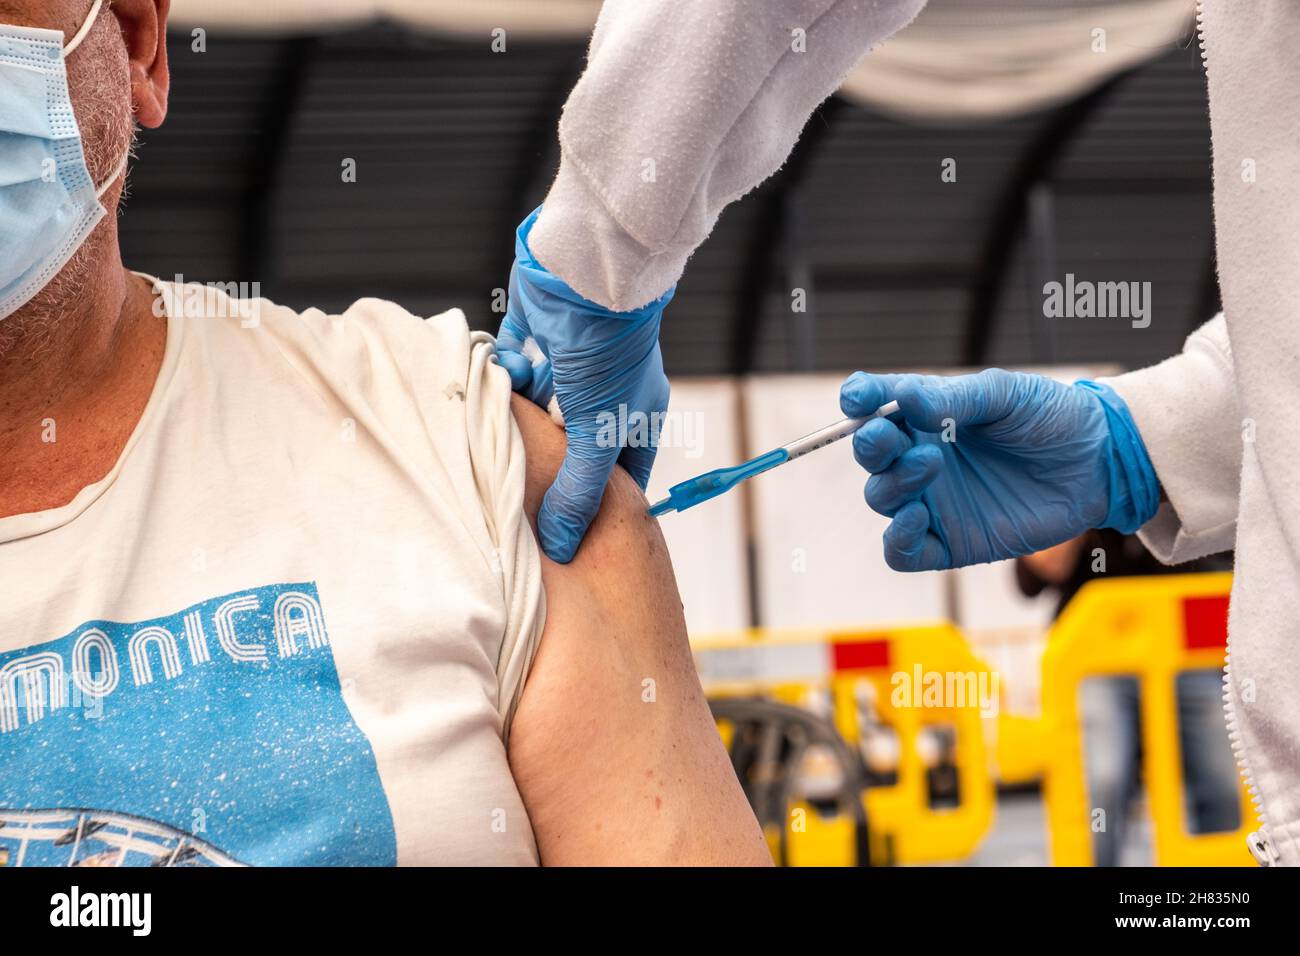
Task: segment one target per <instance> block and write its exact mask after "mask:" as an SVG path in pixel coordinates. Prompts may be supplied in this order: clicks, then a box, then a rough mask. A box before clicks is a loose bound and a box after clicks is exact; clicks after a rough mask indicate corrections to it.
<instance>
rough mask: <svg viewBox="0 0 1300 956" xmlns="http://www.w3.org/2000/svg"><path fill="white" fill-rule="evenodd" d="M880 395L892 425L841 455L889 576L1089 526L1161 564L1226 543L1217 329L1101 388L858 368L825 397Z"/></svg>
mask: <svg viewBox="0 0 1300 956" xmlns="http://www.w3.org/2000/svg"><path fill="white" fill-rule="evenodd" d="M890 400H896V401H897V402H898V403H899V407H900V410H901V414H899V415H897V416H893V419H892V420H887V419H876V420H873V421H871V422H868V423H867V424H866V425H864V426H863V427H862V428H861V429H859V431H858V432H857V434H855V435H854V442H853V452H854V456H855V457H856V458H857V461H858V463H859V464H860V465H861V466H862V467H863V468H864V469H866V470H867V471H869V472H871V478H870V479H868V481H867V486H866V498H867V503H868V504H869V505H870V506H871V507H872V508H873V509H874V510H876V511H878V512H880V513H881V514H883V515H886V516H887V517H890V518H892V519H893V521H892V522H891V523H890V525H889V527H888V528H886V530H885V558H886V561H887V562H888V563H889V565H890V567H893V568H895V569H896V570H900V571H928V570H936V569H942V568H953V567H962V566H965V565H969V564H978V563H983V562H988V561H999V560H1002V559H1005V558H1013V557H1019V556H1021V555H1026V554H1032V553H1034V552H1036V551H1041V550H1043V549H1045V548H1049V547H1052V546H1054V545H1057V544H1060V543H1061V542H1063V541H1067V540H1069V539H1071V538H1073V537H1075V536H1077V535H1079V534H1082V533H1083V532H1085V531H1088V530H1090V529H1092V528H1114V529H1116V530H1118V531H1121V532H1123V533H1125V534H1129V533H1132V532H1135V531H1138V530H1139V529H1142V536H1143V539H1144V541H1146V543H1147V544H1148V546H1149V547H1151V548H1152V550H1153V552H1154V553H1155V554H1156V555H1157V556H1158V557H1160V558H1161V559H1162V560H1165V561H1167V562H1177V561H1186V560H1190V559H1192V558H1195V557H1199V556H1201V555H1205V554H1210V553H1213V552H1215V551H1221V550H1224V549H1225V548H1228V547H1231V545H1232V536H1233V529H1234V526H1235V518H1236V496H1237V490H1236V489H1237V480H1238V477H1237V476H1238V474H1239V472H1240V468H1241V432H1240V430H1239V429H1240V426H1241V422H1240V419H1239V418H1238V414H1237V411H1236V408H1237V406H1236V399H1235V389H1234V386H1233V376H1232V367H1231V363H1230V360H1229V352H1228V349H1227V334H1226V329H1225V327H1224V325H1223V320H1222V318H1219V319H1216V320H1214V321H1213V322H1210V323H1209V324H1207V325H1206V326H1205V327H1204V328H1203V329H1201V330H1200V331H1198V332H1197V333H1196V334H1194V335H1193V336H1192V337H1191V338H1190V339H1189V340H1188V344H1187V347H1186V349H1185V350H1184V352H1183V353H1182V354H1181V355H1179V356H1177V357H1175V358H1172V359H1169V360H1168V361H1167V362H1164V363H1162V364H1161V365H1157V366H1155V367H1153V368H1150V369H1145V370H1143V371H1140V372H1134V373H1131V374H1129V375H1126V376H1122V377H1119V378H1116V379H1113V380H1111V381H1109V382H1105V381H1103V382H1078V383H1075V384H1073V385H1067V384H1064V383H1061V382H1057V381H1054V380H1053V379H1049V378H1046V377H1044V376H1042V375H1034V374H1029V373H1025V372H1008V371H1004V370H1002V369H989V370H986V371H984V372H980V373H979V374H978V375H957V376H952V377H947V378H945V377H939V376H924V375H867V374H865V373H862V372H858V373H855V374H854V375H853V376H851V377H850V378H849V379H848V381H846V382H845V383H844V386H843V388H842V390H841V395H840V401H841V405H842V407H843V409H844V412H845V414H847V415H852V416H858V415H866V414H869V413H870V412H871V411H872V410H874V409H876V408H878V407H880V405H882V404H884V403H885V402H887V401H890ZM1162 480H1163V482H1164V487H1163V496H1164V498H1165V500H1164V502H1163V503H1162V501H1161V497H1162V494H1161V493H1162V484H1161V482H1162Z"/></svg>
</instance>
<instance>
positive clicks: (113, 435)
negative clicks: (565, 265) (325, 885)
mask: <svg viewBox="0 0 1300 956" xmlns="http://www.w3.org/2000/svg"><path fill="white" fill-rule="evenodd" d="M167 12H168V0H115V2H113V3H111V5H110V4H108V3H105V2H103V0H94V2H93V3H92V0H0V74H3V75H0V151H2V152H0V253H2V254H3V259H0V270H3V271H2V272H0V580H3V582H4V586H5V600H4V601H3V602H0V767H3V770H4V772H3V774H0V849H2V850H3V851H4V853H2V854H0V857H3V858H5V859H7V861H8V863H9V864H10V865H14V864H20V865H21V864H23V863H26V864H29V865H32V864H67V863H107V864H122V863H126V864H131V863H149V864H155V863H205V862H206V863H246V864H272V865H274V864H391V863H402V864H439V863H533V862H536V861H537V860H538V859H539V858H540V860H541V861H542V862H544V863H561V864H563V863H622V862H626V863H719V864H726V863H759V862H763V861H765V860H766V859H767V853H766V850H765V848H764V844H763V841H762V838H761V835H760V833H759V831H758V827H757V825H756V823H755V821H754V818H753V815H752V814H751V813H750V811H749V808H748V806H747V805H746V804H745V800H744V796H743V794H742V792H741V790H740V787H739V786H738V784H737V781H736V779H735V777H734V774H733V773H732V771H731V768H730V766H729V764H728V762H727V758H726V754H725V752H724V750H723V748H722V746H721V744H720V741H719V739H718V737H717V734H716V732H715V730H714V728H713V726H712V721H711V719H710V716H709V712H708V708H707V706H706V705H705V702H704V698H703V695H702V693H701V690H700V686H699V683H698V680H697V678H696V676H695V673H694V670H693V666H692V661H691V657H690V653H689V648H688V646H687V643H686V637H685V626H684V622H683V620H682V616H681V608H680V601H679V599H678V596H677V593H676V588H675V585H674V582H673V578H672V572H671V567H670V564H669V561H668V557H667V554H666V551H665V548H664V545H663V542H662V540H661V538H660V537H659V534H658V531H657V529H656V528H655V526H654V525H653V523H652V522H651V521H650V520H649V519H648V518H646V517H645V502H644V500H643V499H642V497H641V495H640V492H639V490H638V489H637V487H636V485H635V483H634V482H632V480H631V479H630V478H628V477H627V476H626V475H625V474H622V473H618V474H616V475H615V478H614V480H613V483H612V484H611V486H610V489H609V491H608V493H607V494H606V495H605V503H604V506H603V507H602V509H601V512H600V515H599V517H598V518H597V520H596V523H595V525H594V526H593V531H592V532H591V534H590V536H589V538H588V541H587V543H586V545H585V546H584V548H583V550H582V552H581V553H580V554H579V555H578V557H577V560H575V561H574V562H573V563H572V564H570V565H567V566H564V567H561V566H559V565H555V564H551V563H549V562H548V561H546V560H545V559H544V558H543V557H542V556H541V555H540V553H539V551H538V548H537V545H536V543H535V540H534V536H533V530H532V528H531V527H530V524H529V520H528V519H530V518H531V519H534V520H535V518H536V515H537V512H538V509H539V508H540V499H541V496H542V494H543V493H544V492H545V490H546V488H547V487H548V486H549V485H550V483H551V481H552V480H553V479H554V476H555V474H556V472H557V470H558V468H559V465H560V462H561V461H562V460H563V457H564V438H563V435H562V433H561V432H559V430H558V429H556V428H555V427H554V426H553V425H552V424H551V423H550V422H549V421H548V420H547V418H546V416H545V415H544V413H542V412H541V411H540V410H538V409H536V408H534V407H533V406H531V405H527V404H524V403H522V402H521V403H520V404H519V405H518V406H515V407H513V409H512V404H511V403H512V399H511V389H510V381H509V377H508V376H507V374H506V373H505V371H504V370H502V369H501V368H499V367H498V366H497V365H496V363H495V362H494V360H493V359H494V354H493V345H492V342H491V340H490V339H489V338H487V337H486V336H481V335H473V334H471V333H470V332H469V331H468V329H467V326H466V323H465V320H464V317H463V316H462V315H461V314H460V313H459V312H451V313H448V314H446V315H442V316H437V317H435V318H433V319H430V320H428V321H422V320H420V319H417V318H415V317H413V316H411V315H409V314H407V313H405V312H404V311H402V310H401V309H400V308H398V307H397V306H395V305H392V304H391V303H386V302H380V301H375V300H364V301H361V302H358V303H357V304H356V305H355V306H354V307H353V308H352V309H350V310H349V311H348V312H347V313H345V314H343V315H338V316H329V315H324V314H321V313H319V312H308V313H305V314H301V315H299V314H295V313H293V312H291V311H289V310H288V309H284V308H280V307H277V306H275V305H273V304H271V303H268V302H254V303H248V302H235V301H233V300H231V299H230V298H228V297H227V296H226V295H224V294H223V293H221V292H218V291H212V290H206V289H200V288H198V287H187V286H179V285H172V284H164V283H160V282H158V281H156V280H152V279H149V278H147V277H144V276H140V275H136V274H133V273H131V272H128V271H126V270H125V269H124V268H123V266H122V263H121V259H120V255H119V250H118V236H117V227H116V218H117V217H116V212H117V210H118V206H119V203H120V200H121V195H122V190H123V185H124V174H125V169H126V164H127V157H128V155H129V153H130V149H131V143H132V134H133V128H134V124H135V123H139V124H141V125H143V126H146V127H157V126H158V125H160V124H161V123H162V122H163V120H164V117H165V116H166V112H167V93H168V71H167V57H166V45H165V34H166V18H167ZM516 416H517V418H516ZM543 585H544V590H543ZM543 594H545V598H546V601H545V605H544V602H543Z"/></svg>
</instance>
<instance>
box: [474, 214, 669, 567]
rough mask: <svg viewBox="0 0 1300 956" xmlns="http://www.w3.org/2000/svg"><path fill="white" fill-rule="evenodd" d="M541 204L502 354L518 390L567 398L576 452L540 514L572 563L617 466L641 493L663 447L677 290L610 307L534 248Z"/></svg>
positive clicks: (546, 400)
mask: <svg viewBox="0 0 1300 956" xmlns="http://www.w3.org/2000/svg"><path fill="white" fill-rule="evenodd" d="M540 211H541V210H537V211H536V212H534V213H533V214H532V215H531V216H529V217H528V218H527V219H526V220H524V223H523V225H521V226H520V227H519V232H518V235H517V237H516V241H515V266H514V270H513V271H512V272H511V274H510V304H509V306H508V308H507V311H506V317H505V320H504V321H503V322H502V323H501V331H500V333H499V334H498V335H497V354H498V357H499V358H500V361H501V364H502V365H503V366H505V368H506V370H507V371H509V372H510V380H511V384H512V385H513V386H514V389H515V391H516V392H520V393H522V394H523V395H526V396H527V397H528V398H530V399H531V400H532V401H534V402H536V403H537V404H538V405H540V406H541V407H542V408H548V407H549V405H550V403H551V400H552V398H554V399H555V401H556V402H557V403H558V404H559V407H560V414H561V416H562V417H563V418H564V429H565V432H566V434H567V436H568V440H569V450H568V453H567V454H566V455H565V456H564V464H563V465H562V466H561V468H560V473H559V475H558V476H556V479H555V483H554V484H553V485H551V488H550V490H549V491H547V493H546V498H545V500H544V501H543V502H542V512H541V515H540V517H539V518H538V521H537V527H538V532H539V533H540V535H541V538H542V550H544V551H545V552H546V554H547V556H548V557H549V558H551V559H552V560H554V561H559V562H560V563H562V564H567V563H568V562H569V561H572V560H573V556H574V554H575V553H577V550H578V545H580V544H581V543H582V539H583V537H584V536H585V535H586V533H587V528H588V527H589V526H590V524H591V522H592V519H593V518H595V517H596V512H597V511H598V510H599V508H600V500H601V497H602V496H603V495H604V493H605V485H606V484H607V483H608V481H609V476H610V472H612V471H613V470H614V464H615V463H616V462H617V463H619V464H621V465H622V466H623V467H624V468H625V469H627V471H628V473H629V474H630V475H631V476H632V477H633V478H635V479H636V482H637V484H639V485H640V486H641V488H642V490H644V489H645V487H646V484H647V483H648V482H649V481H650V470H651V468H653V467H654V462H655V455H656V454H657V453H658V441H659V429H660V427H661V425H662V423H663V418H662V415H663V413H664V412H665V411H667V409H668V379H667V377H666V376H665V375H664V363H663V356H662V355H661V354H660V352H659V323H660V321H661V319H662V318H663V312H664V309H665V308H666V307H667V305H668V303H669V302H670V301H671V300H672V297H673V293H674V292H675V291H676V290H675V289H670V290H669V291H668V292H667V293H665V294H664V295H663V296H662V297H661V298H660V299H658V300H656V301H655V302H652V303H650V304H649V305H647V306H646V307H645V308H643V309H638V310H637V311H635V312H611V311H610V310H608V309H606V308H604V307H603V306H599V305H597V304H596V303H594V302H590V301H588V300H587V299H584V298H583V297H582V296H580V295H578V293H576V292H574V291H573V290H572V289H570V288H569V287H568V285H567V284H565V283H564V282H563V281H562V280H561V279H559V278H557V277H556V276H554V275H552V274H551V273H550V272H548V271H547V270H546V269H545V268H544V267H543V266H542V265H541V263H539V262H538V261H537V260H536V259H534V258H533V255H532V252H531V251H530V250H529V248H528V234H529V233H530V232H531V231H532V228H533V224H534V223H535V222H536V221H537V216H538V213H539V212H540Z"/></svg>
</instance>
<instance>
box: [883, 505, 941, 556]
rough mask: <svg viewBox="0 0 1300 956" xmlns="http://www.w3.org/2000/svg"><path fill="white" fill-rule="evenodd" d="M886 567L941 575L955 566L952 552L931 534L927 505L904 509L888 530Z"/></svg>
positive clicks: (886, 534) (906, 506)
mask: <svg viewBox="0 0 1300 956" xmlns="http://www.w3.org/2000/svg"><path fill="white" fill-rule="evenodd" d="M885 563H886V564H888V565H889V566H890V567H891V568H893V569H894V570H895V571H940V570H944V569H946V568H949V567H951V566H952V559H951V557H950V556H949V554H948V549H947V548H945V547H944V544H943V542H942V541H940V540H939V536H938V535H936V534H934V533H933V532H932V531H931V530H930V511H929V509H928V508H926V506H925V504H924V503H923V502H920V501H913V502H910V503H908V504H906V505H904V506H903V507H902V508H900V509H899V510H898V514H896V515H894V520H893V521H891V522H890V523H889V527H888V528H886V529H885Z"/></svg>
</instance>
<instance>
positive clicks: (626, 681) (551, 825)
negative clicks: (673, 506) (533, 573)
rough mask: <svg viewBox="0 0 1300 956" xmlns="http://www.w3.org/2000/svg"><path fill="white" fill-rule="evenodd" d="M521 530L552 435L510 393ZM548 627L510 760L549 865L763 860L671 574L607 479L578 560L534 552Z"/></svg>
mask: <svg viewBox="0 0 1300 956" xmlns="http://www.w3.org/2000/svg"><path fill="white" fill-rule="evenodd" d="M515 418H516V420H517V421H518V423H519V427H520V430H521V432H522V434H523V437H524V445H525V448H526V450H527V456H528V483H527V489H528V490H527V499H526V507H527V510H528V514H529V516H530V518H531V519H533V520H535V519H536V516H537V511H538V509H539V508H540V506H541V500H542V496H543V495H544V494H545V491H546V489H547V488H548V487H549V486H550V483H551V480H552V479H553V478H554V476H555V473H556V471H557V470H558V469H559V465H560V462H561V461H562V460H563V457H564V447H565V446H564V436H563V433H562V432H561V431H560V430H559V429H557V428H556V427H555V426H554V425H553V424H552V423H551V422H550V420H549V419H548V418H547V416H546V415H545V414H544V413H543V412H541V411H540V410H539V409H537V408H535V407H533V406H532V405H530V404H528V403H526V402H523V401H522V400H518V399H516V402H515ZM542 562H543V572H542V576H543V581H544V584H545V588H546V600H547V621H546V628H545V631H544V632H543V635H542V642H541V647H540V648H539V649H538V651H537V655H536V658H535V659H534V662H533V666H532V670H531V672H530V674H529V676H528V679H527V682H526V684H525V686H524V693H523V697H522V699H521V701H520V703H519V709H518V711H517V712H516V715H515V720H514V726H513V729H512V731H511V736H510V742H509V748H510V765H511V770H512V772H513V774H514V777H515V782H516V784H517V786H518V788H519V792H520V794H521V795H522V797H523V800H524V804H525V806H526V807H527V809H528V815H529V817H530V819H531V821H532V825H533V830H534V832H535V834H536V837H537V845H538V850H539V852H540V854H541V858H542V862H543V863H545V864H548V865H574V864H581V865H600V864H644V865H656V864H692V865H736V864H766V863H770V862H771V858H770V856H769V855H768V852H767V849H766V846H765V844H764V841H763V838H762V834H761V832H760V830H759V827H758V823H757V821H756V820H755V819H754V814H753V812H752V811H751V810H750V808H749V805H748V803H747V802H746V800H745V796H744V793H743V791H742V790H741V788H740V784H739V782H738V781H737V780H736V775H735V773H734V771H733V770H732V768H731V764H730V761H729V760H728V758H727V754H726V751H725V750H724V748H723V746H722V741H721V739H720V737H719V736H718V732H717V729H716V727H715V726H714V723H713V719H712V717H711V715H710V713H709V708H708V704H707V702H706V701H705V698H704V692H703V690H702V688H701V687H700V682H699V678H698V676H697V674H696V671H695V667H694V662H693V660H692V658H691V653H690V646H689V644H688V643H687V639H686V622H685V619H684V617H683V615H682V605H681V598H680V597H679V595H678V592H677V586H676V582H675V581H674V578H673V572H672V564H671V562H670V560H669V557H668V551H667V548H666V547H665V545H664V541H663V537H662V535H660V533H659V528H658V525H657V524H656V522H655V521H654V520H653V519H651V518H650V517H649V516H648V515H647V514H646V502H645V498H644V497H643V496H642V494H641V491H640V489H639V488H637V486H636V484H635V483H634V482H633V481H632V480H631V478H629V477H628V476H627V475H626V474H625V473H624V472H622V470H621V469H616V471H615V475H614V478H613V479H612V481H611V482H610V485H609V488H608V490H607V491H606V494H605V501H604V503H603V504H602V506H601V510H600V514H599V516H598V517H597V518H596V520H595V522H594V523H593V524H592V526H591V530H590V531H589V533H588V535H587V538H586V540H585V541H584V543H583V545H582V547H581V549H579V551H578V554H577V557H576V558H575V559H574V561H573V562H572V563H571V564H569V565H558V564H555V563H554V562H552V561H549V560H548V559H546V558H545V557H543V558H542Z"/></svg>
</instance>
